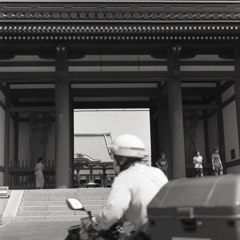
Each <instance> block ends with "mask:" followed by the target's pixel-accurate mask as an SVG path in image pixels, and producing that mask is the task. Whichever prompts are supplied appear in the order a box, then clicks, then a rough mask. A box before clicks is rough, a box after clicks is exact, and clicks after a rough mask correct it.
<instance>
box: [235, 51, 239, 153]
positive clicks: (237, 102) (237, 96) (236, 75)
mask: <svg viewBox="0 0 240 240" xmlns="http://www.w3.org/2000/svg"><path fill="white" fill-rule="evenodd" d="M234 66H235V80H234V88H235V100H236V115H237V126H238V129H237V131H238V150H239V151H240V50H239V49H235V59H234Z"/></svg>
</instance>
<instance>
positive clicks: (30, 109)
mask: <svg viewBox="0 0 240 240" xmlns="http://www.w3.org/2000/svg"><path fill="white" fill-rule="evenodd" d="M9 112H11V113H14V112H15V113H19V112H55V107H10V108H9Z"/></svg>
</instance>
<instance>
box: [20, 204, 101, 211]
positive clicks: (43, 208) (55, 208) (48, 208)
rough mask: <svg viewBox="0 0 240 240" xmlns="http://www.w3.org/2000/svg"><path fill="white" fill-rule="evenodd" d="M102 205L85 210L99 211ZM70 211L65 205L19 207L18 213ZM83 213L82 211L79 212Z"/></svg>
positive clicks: (89, 206) (87, 207) (86, 207)
mask: <svg viewBox="0 0 240 240" xmlns="http://www.w3.org/2000/svg"><path fill="white" fill-rule="evenodd" d="M103 207H104V205H86V206H85V209H87V210H88V211H92V210H101V209H103ZM67 210H68V211H70V212H73V210H71V209H69V208H68V206H67V205H65V206H20V208H19V211H34V212H37V211H67ZM80 212H84V211H80Z"/></svg>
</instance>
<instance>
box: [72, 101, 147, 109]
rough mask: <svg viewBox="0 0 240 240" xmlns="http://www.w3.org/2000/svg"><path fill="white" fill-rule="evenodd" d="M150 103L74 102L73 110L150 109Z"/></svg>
mask: <svg viewBox="0 0 240 240" xmlns="http://www.w3.org/2000/svg"><path fill="white" fill-rule="evenodd" d="M149 107H150V101H138V102H129V101H128V102H125V101H123V102H121V101H119V102H108V101H105V102H74V103H73V109H100V108H106V109H111V108H149Z"/></svg>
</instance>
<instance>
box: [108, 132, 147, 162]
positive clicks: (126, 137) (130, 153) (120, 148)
mask: <svg viewBox="0 0 240 240" xmlns="http://www.w3.org/2000/svg"><path fill="white" fill-rule="evenodd" d="M107 148H108V149H110V150H111V152H112V153H113V154H114V155H117V156H123V157H130V158H139V159H142V158H144V152H145V146H144V144H143V142H142V141H141V140H140V139H139V138H138V137H136V136H133V135H130V134H123V135H120V136H118V137H117V138H115V139H114V140H113V142H112V144H111V145H108V146H107Z"/></svg>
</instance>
